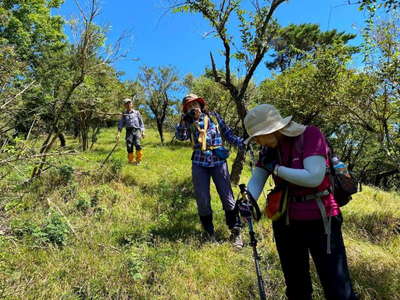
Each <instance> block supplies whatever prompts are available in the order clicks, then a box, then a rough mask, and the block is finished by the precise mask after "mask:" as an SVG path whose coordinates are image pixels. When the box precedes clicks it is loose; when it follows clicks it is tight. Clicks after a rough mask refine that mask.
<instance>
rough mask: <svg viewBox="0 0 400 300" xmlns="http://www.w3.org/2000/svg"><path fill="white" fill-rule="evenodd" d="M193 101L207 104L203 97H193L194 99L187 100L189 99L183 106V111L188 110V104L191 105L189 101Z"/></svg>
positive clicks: (202, 104)
mask: <svg viewBox="0 0 400 300" xmlns="http://www.w3.org/2000/svg"><path fill="white" fill-rule="evenodd" d="M193 101H197V102H199V103H200V105H201V106H203V107H204V105H205V102H204V99H203V98H193V99H190V100H187V101H186V103H185V105H184V106H183V111H184V112H186V108H187V106H188V105H189V103H191V102H193Z"/></svg>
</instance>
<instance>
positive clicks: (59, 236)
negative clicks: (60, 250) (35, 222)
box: [43, 213, 69, 246]
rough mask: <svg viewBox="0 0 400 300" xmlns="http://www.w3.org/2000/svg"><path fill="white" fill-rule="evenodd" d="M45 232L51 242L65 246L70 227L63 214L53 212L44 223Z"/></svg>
mask: <svg viewBox="0 0 400 300" xmlns="http://www.w3.org/2000/svg"><path fill="white" fill-rule="evenodd" d="M43 232H44V233H45V234H46V237H47V240H48V242H49V243H53V244H55V245H57V246H64V245H65V243H66V240H67V237H68V233H69V228H68V225H67V224H66V223H65V221H64V219H63V218H62V216H60V215H59V214H58V213H51V214H50V215H49V216H48V217H47V219H46V220H45V223H44V225H43Z"/></svg>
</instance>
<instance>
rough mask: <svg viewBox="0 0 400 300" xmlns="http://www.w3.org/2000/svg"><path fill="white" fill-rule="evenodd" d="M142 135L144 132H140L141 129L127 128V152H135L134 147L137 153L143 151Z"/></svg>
mask: <svg viewBox="0 0 400 300" xmlns="http://www.w3.org/2000/svg"><path fill="white" fill-rule="evenodd" d="M141 134H142V132H141V131H140V129H137V128H132V127H128V128H126V135H125V141H126V150H127V151H128V153H132V152H133V146H135V148H136V150H137V151H139V150H141V149H142V147H141V145H140V139H141Z"/></svg>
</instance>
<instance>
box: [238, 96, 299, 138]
mask: <svg viewBox="0 0 400 300" xmlns="http://www.w3.org/2000/svg"><path fill="white" fill-rule="evenodd" d="M244 126H245V127H246V131H247V133H248V134H249V137H248V138H247V139H246V140H245V141H244V143H245V144H247V143H249V142H250V140H251V139H252V138H254V137H256V136H259V135H264V134H270V133H274V132H276V131H279V132H281V133H282V134H283V135H286V136H289V137H294V136H298V135H300V134H302V133H303V132H304V130H305V129H306V126H304V125H301V124H299V123H296V122H294V121H292V116H289V117H286V118H282V117H281V115H280V113H279V112H278V110H277V109H276V108H275V107H274V106H273V105H270V104H261V105H258V106H256V107H255V108H253V109H252V110H250V111H249V112H248V113H247V115H246V117H245V118H244Z"/></svg>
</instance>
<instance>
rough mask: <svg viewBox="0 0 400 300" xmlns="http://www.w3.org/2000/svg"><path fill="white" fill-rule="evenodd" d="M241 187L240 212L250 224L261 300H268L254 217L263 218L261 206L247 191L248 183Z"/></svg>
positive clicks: (256, 218)
mask: <svg viewBox="0 0 400 300" xmlns="http://www.w3.org/2000/svg"><path fill="white" fill-rule="evenodd" d="M239 188H240V193H241V195H242V198H240V199H238V201H237V202H236V203H237V205H238V208H239V213H240V215H241V216H242V218H244V219H245V220H246V222H247V224H248V227H249V235H250V245H251V246H252V248H253V258H254V263H255V266H256V274H257V282H258V290H259V293H260V299H261V300H266V299H267V295H266V292H265V284H264V280H263V278H262V273H261V268H260V260H261V257H260V255H259V254H258V251H257V239H256V234H255V232H254V228H253V218H254V219H255V220H257V221H258V220H259V219H260V218H261V212H260V208H259V207H258V204H257V202H256V201H255V200H254V198H253V197H252V196H251V194H249V192H248V191H247V188H246V185H245V184H239Z"/></svg>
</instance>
